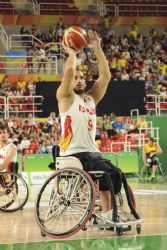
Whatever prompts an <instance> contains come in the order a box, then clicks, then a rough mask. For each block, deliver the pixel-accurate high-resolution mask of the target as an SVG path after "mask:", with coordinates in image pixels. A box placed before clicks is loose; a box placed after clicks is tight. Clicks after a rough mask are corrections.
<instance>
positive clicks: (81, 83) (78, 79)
mask: <svg viewBox="0 0 167 250" xmlns="http://www.w3.org/2000/svg"><path fill="white" fill-rule="evenodd" d="M85 88H86V82H85V79H84V75H83V74H82V72H81V71H79V70H77V71H76V75H75V88H74V92H75V93H76V94H78V95H81V94H83V93H84V92H85Z"/></svg>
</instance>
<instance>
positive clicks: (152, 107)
mask: <svg viewBox="0 0 167 250" xmlns="http://www.w3.org/2000/svg"><path fill="white" fill-rule="evenodd" d="M158 106H159V104H158V96H157V95H151V94H148V95H146V109H147V112H150V113H151V114H155V115H157V114H158Z"/></svg>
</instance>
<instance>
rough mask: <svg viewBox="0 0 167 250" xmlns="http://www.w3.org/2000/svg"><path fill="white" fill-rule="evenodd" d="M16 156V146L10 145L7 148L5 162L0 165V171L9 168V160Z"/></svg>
mask: <svg viewBox="0 0 167 250" xmlns="http://www.w3.org/2000/svg"><path fill="white" fill-rule="evenodd" d="M16 154H17V147H16V145H14V144H11V145H10V147H9V149H8V152H7V155H6V158H5V160H4V161H3V163H2V164H0V171H2V170H4V169H6V168H7V167H8V166H9V164H10V163H11V162H12V161H11V159H12V158H13V157H14V156H15V155H16Z"/></svg>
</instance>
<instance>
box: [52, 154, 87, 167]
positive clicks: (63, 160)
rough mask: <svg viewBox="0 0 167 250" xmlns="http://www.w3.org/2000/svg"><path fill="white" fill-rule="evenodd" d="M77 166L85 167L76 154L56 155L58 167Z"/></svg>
mask: <svg viewBox="0 0 167 250" xmlns="http://www.w3.org/2000/svg"><path fill="white" fill-rule="evenodd" d="M70 167H75V168H79V169H83V166H82V164H81V162H80V160H79V159H78V158H76V157H74V156H65V157H61V156H59V157H56V169H62V168H70Z"/></svg>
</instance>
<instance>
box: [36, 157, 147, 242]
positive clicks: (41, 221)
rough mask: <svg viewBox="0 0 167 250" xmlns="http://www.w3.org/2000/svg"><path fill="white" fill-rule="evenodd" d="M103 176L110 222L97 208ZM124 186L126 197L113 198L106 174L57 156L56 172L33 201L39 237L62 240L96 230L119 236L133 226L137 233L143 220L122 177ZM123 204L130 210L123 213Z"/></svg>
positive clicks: (73, 160)
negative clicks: (108, 204) (110, 217)
mask: <svg viewBox="0 0 167 250" xmlns="http://www.w3.org/2000/svg"><path fill="white" fill-rule="evenodd" d="M103 175H105V176H106V178H107V181H108V184H109V187H110V193H111V199H112V207H113V216H112V221H111V220H109V219H107V218H105V217H104V216H102V214H101V211H99V209H98V207H97V205H98V204H100V199H99V195H98V181H97V180H98V179H99V178H101V177H102V176H103ZM123 186H124V190H125V196H126V197H123V195H122V194H121V193H119V195H118V197H117V199H116V197H115V195H114V189H113V185H112V181H111V179H110V176H109V174H108V173H105V172H103V171H90V172H85V171H84V170H83V167H82V164H81V162H80V161H79V160H78V159H77V158H75V157H73V156H68V157H57V158H56V171H54V173H53V174H52V175H51V176H50V177H49V178H48V179H47V180H46V181H45V182H44V184H43V185H42V187H41V188H40V191H39V193H38V195H37V198H36V203H35V216H36V221H37V224H38V225H39V227H40V230H41V235H42V236H43V237H44V236H46V235H47V236H50V237H54V238H59V239H61V238H66V237H69V236H72V235H73V234H75V233H77V232H78V231H79V230H87V229H88V228H92V227H97V228H98V229H99V230H104V229H106V230H107V229H108V230H111V231H114V232H115V233H116V234H117V235H119V236H121V235H122V234H123V232H125V231H130V230H132V226H135V227H136V231H137V233H138V234H140V232H141V222H142V220H141V219H140V216H139V215H138V213H137V212H136V209H135V206H136V204H135V198H134V195H133V192H132V190H131V188H130V186H129V185H128V184H127V182H126V177H125V175H124V174H123ZM124 200H126V204H124ZM123 205H124V206H127V209H129V210H130V211H128V212H127V211H125V210H123ZM122 216H126V220H122V219H121V217H122Z"/></svg>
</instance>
